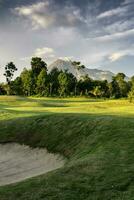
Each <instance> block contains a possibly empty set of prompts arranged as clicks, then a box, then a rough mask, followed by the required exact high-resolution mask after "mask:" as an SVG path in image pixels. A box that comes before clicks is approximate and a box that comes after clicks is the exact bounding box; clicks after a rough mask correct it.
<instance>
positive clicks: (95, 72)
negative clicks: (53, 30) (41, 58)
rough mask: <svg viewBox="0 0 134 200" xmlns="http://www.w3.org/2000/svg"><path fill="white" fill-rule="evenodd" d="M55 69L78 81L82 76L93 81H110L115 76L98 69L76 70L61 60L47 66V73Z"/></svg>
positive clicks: (76, 68) (73, 66)
mask: <svg viewBox="0 0 134 200" xmlns="http://www.w3.org/2000/svg"><path fill="white" fill-rule="evenodd" d="M54 68H57V69H58V70H62V71H65V70H67V71H68V72H70V73H72V74H73V75H74V76H75V77H76V78H77V79H78V80H79V79H81V77H82V76H85V75H88V76H89V77H90V78H92V79H93V80H108V81H111V80H112V77H113V76H114V75H115V74H114V73H112V72H110V71H103V70H100V69H89V68H86V67H85V68H80V69H79V68H78V67H77V66H75V65H73V64H72V61H70V60H62V59H58V60H56V61H55V62H53V63H52V64H50V65H49V66H48V72H50V71H51V70H52V69H54Z"/></svg>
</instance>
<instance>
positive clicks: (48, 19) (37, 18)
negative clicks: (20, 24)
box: [14, 1, 54, 29]
mask: <svg viewBox="0 0 134 200" xmlns="http://www.w3.org/2000/svg"><path fill="white" fill-rule="evenodd" d="M49 5H50V3H49V2H48V1H44V2H39V3H35V4H32V5H29V6H21V7H17V8H15V9H14V11H15V13H16V14H18V15H19V16H24V17H26V18H27V19H29V20H30V21H31V23H32V26H33V28H34V29H37V28H38V27H41V28H47V27H48V26H49V25H50V24H52V23H53V21H54V16H51V15H47V14H45V12H47V10H48V8H49Z"/></svg>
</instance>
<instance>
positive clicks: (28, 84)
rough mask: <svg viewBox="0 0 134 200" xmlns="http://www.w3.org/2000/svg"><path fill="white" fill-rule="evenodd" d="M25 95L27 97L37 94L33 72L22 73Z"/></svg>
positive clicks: (25, 71) (24, 71) (25, 70)
mask: <svg viewBox="0 0 134 200" xmlns="http://www.w3.org/2000/svg"><path fill="white" fill-rule="evenodd" d="M21 80H22V88H23V93H24V95H26V96H31V95H33V94H35V81H34V75H33V71H32V70H27V69H24V70H23V72H22V73H21Z"/></svg>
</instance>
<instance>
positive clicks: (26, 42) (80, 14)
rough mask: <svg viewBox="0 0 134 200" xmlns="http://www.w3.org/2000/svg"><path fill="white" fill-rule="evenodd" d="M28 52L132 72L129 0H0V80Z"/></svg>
mask: <svg viewBox="0 0 134 200" xmlns="http://www.w3.org/2000/svg"><path fill="white" fill-rule="evenodd" d="M32 56H40V57H42V58H43V59H44V60H45V61H46V62H47V63H48V64H49V63H51V62H53V61H54V60H56V59H57V58H63V59H67V58H68V59H72V60H80V61H82V62H83V63H84V64H85V65H86V66H87V67H88V68H101V69H105V70H111V71H113V72H119V71H120V72H121V71H122V72H124V73H126V74H127V75H129V76H132V75H133V74H134V0H29V1H26V0H12V1H11V0H0V80H1V81H3V80H4V79H3V70H4V65H5V64H6V63H7V62H9V61H14V62H15V64H16V66H17V67H18V69H19V70H18V72H17V73H18V74H19V73H20V71H21V70H22V69H23V68H24V67H29V66H30V59H31V57H32Z"/></svg>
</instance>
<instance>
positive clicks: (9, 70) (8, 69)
mask: <svg viewBox="0 0 134 200" xmlns="http://www.w3.org/2000/svg"><path fill="white" fill-rule="evenodd" d="M15 71H17V68H16V66H15V64H14V63H13V62H9V63H8V64H7V65H6V66H5V73H4V76H5V77H6V81H7V83H8V84H10V83H11V81H12V78H13V76H14V72H15Z"/></svg>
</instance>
